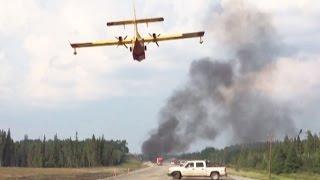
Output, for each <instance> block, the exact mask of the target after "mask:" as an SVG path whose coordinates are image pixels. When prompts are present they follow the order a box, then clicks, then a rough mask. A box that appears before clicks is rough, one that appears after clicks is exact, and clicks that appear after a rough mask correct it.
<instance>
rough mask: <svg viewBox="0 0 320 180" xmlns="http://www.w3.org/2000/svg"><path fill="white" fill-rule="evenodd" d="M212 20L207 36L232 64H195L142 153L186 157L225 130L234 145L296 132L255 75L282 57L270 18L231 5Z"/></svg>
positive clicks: (210, 61) (207, 60)
mask: <svg viewBox="0 0 320 180" xmlns="http://www.w3.org/2000/svg"><path fill="white" fill-rule="evenodd" d="M213 18H214V19H215V22H214V23H213V24H212V25H210V27H209V28H208V30H209V34H210V33H211V34H215V36H214V37H215V39H213V40H215V41H218V42H220V43H221V46H223V47H226V49H227V50H228V52H229V53H231V54H233V55H234V59H233V60H216V59H212V58H205V59H201V60H196V61H194V62H192V64H191V66H190V70H189V80H188V82H187V83H186V84H185V86H184V87H182V88H180V89H178V90H176V91H175V92H174V93H173V94H172V95H171V97H170V98H169V99H168V102H167V103H166V105H165V106H164V107H163V108H162V109H161V111H160V114H159V127H158V128H157V129H156V130H155V131H154V132H153V133H151V135H150V137H149V139H147V140H146V141H145V142H144V143H143V145H142V152H143V153H145V154H148V155H150V156H153V155H159V154H168V153H179V152H183V151H185V150H188V148H189V147H190V145H191V144H192V143H194V142H196V141H197V140H200V139H202V140H210V141H214V140H215V138H216V137H217V135H218V134H219V133H221V131H226V130H229V131H230V130H231V131H232V136H233V143H247V142H255V141H263V140H265V139H266V136H267V135H268V134H270V133H273V134H274V135H277V136H281V135H284V134H291V132H293V131H294V130H295V128H294V124H293V120H292V119H291V114H290V111H289V109H288V108H287V107H286V106H284V105H282V104H279V103H278V102H277V101H276V100H274V99H273V98H272V97H270V96H269V95H267V94H265V93H263V92H262V91H261V90H259V88H257V86H258V85H257V84H259V82H258V79H257V76H259V74H261V73H262V72H263V71H264V70H265V69H267V68H273V66H272V64H273V63H274V62H276V61H277V58H278V57H279V56H280V54H281V44H280V43H279V37H278V36H277V34H276V32H275V30H274V28H273V27H272V24H271V19H270V17H269V16H268V15H267V14H264V13H261V12H258V11H256V10H255V9H252V8H244V7H236V5H234V4H233V5H232V6H226V7H225V9H223V12H222V13H221V14H215V16H214V17H213ZM211 27H213V28H211ZM207 34H208V33H207ZM217 37H218V39H216V38H217Z"/></svg>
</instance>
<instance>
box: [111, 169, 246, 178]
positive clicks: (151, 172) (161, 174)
mask: <svg viewBox="0 0 320 180" xmlns="http://www.w3.org/2000/svg"><path fill="white" fill-rule="evenodd" d="M168 168H169V166H153V167H149V168H145V169H142V170H138V171H135V172H132V173H130V174H125V175H120V176H118V177H112V178H107V179H105V180H172V178H171V177H169V176H167V172H168ZM209 179H210V178H182V180H209ZM222 179H224V180H251V179H248V178H242V177H236V176H228V177H227V178H222Z"/></svg>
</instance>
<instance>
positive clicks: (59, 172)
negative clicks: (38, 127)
mask: <svg viewBox="0 0 320 180" xmlns="http://www.w3.org/2000/svg"><path fill="white" fill-rule="evenodd" d="M144 167H146V166H145V165H143V164H142V163H141V162H139V161H137V160H134V159H130V160H128V161H127V162H126V163H123V164H122V165H120V166H113V167H94V168H0V179H27V180H29V179H37V180H38V179H39V180H46V179H66V180H69V179H79V180H87V179H88V180H89V179H101V178H106V177H110V176H113V174H114V172H116V174H117V175H119V174H124V173H128V170H129V171H133V170H137V169H141V168H144Z"/></svg>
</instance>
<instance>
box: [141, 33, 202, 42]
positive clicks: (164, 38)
mask: <svg viewBox="0 0 320 180" xmlns="http://www.w3.org/2000/svg"><path fill="white" fill-rule="evenodd" d="M204 33H205V32H203V31H201V32H192V33H181V34H172V35H162V34H158V35H157V34H155V33H154V34H150V36H149V37H145V38H144V42H155V43H156V44H157V45H158V42H159V41H169V40H177V39H186V38H196V37H200V43H202V39H201V38H202V37H203V36H204Z"/></svg>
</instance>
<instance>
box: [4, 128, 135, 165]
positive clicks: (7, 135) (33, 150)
mask: <svg viewBox="0 0 320 180" xmlns="http://www.w3.org/2000/svg"><path fill="white" fill-rule="evenodd" d="M128 152H129V149H128V147H127V142H126V141H125V140H116V141H114V140H105V139H104V137H103V136H102V137H98V138H96V137H95V136H94V135H93V136H92V138H88V139H85V140H78V135H77V133H76V135H75V138H74V139H72V138H68V139H58V136H57V135H55V136H54V138H53V140H51V139H50V140H47V139H46V137H45V136H44V137H43V139H29V138H28V136H27V135H26V136H25V137H24V139H23V140H21V141H16V142H14V141H13V139H12V138H11V132H10V130H8V131H7V132H5V131H0V167H42V168H43V167H45V168H49V167H50V168H54V167H59V168H61V167H67V168H80V167H81V168H83V167H101V166H115V165H120V164H122V163H124V162H125V161H126V158H127V154H128Z"/></svg>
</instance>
